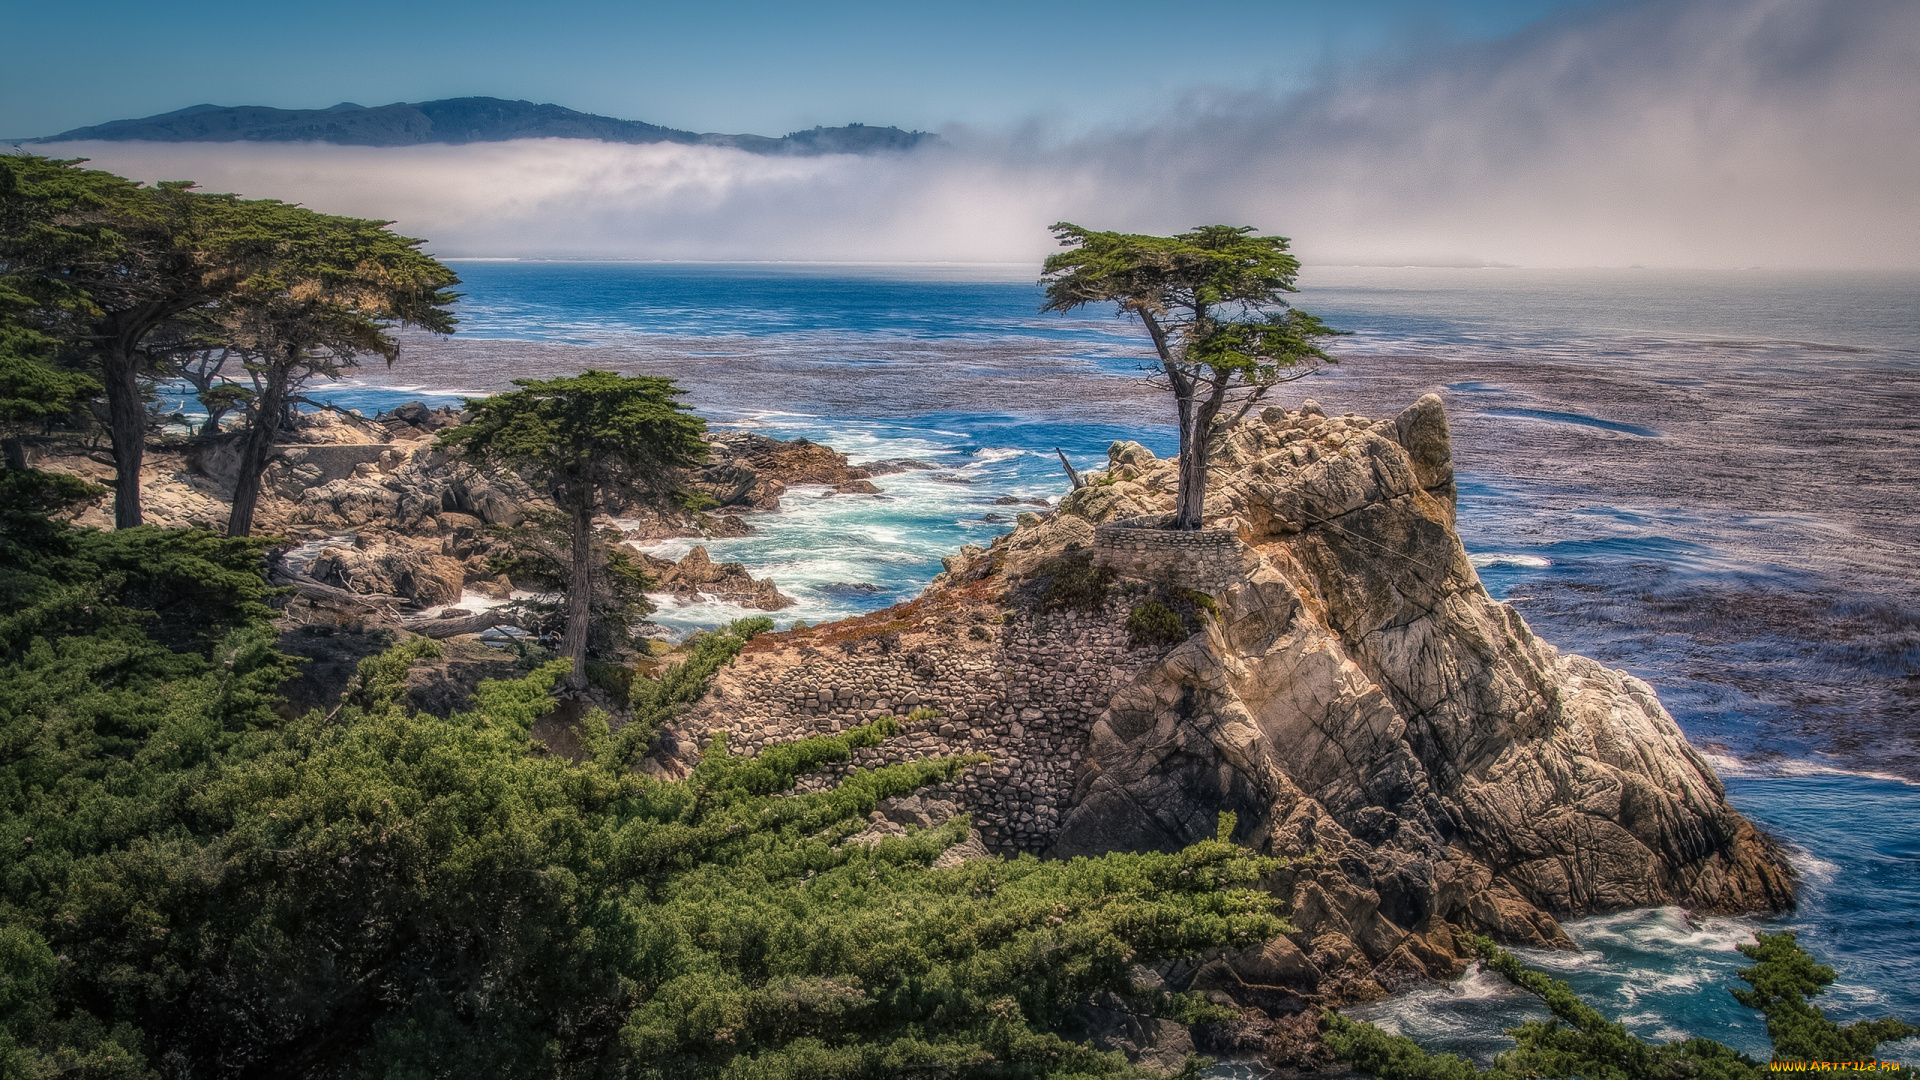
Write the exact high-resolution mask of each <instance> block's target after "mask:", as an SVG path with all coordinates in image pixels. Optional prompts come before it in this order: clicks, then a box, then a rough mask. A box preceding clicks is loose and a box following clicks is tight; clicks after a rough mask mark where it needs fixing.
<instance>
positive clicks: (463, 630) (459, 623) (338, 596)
mask: <svg viewBox="0 0 1920 1080" xmlns="http://www.w3.org/2000/svg"><path fill="white" fill-rule="evenodd" d="M271 580H272V582H273V583H274V584H275V585H289V586H292V587H293V591H294V592H296V593H298V594H299V595H300V596H303V597H305V598H307V599H308V600H318V601H321V602H323V603H329V604H343V605H346V606H348V607H359V608H367V609H370V610H372V611H376V612H378V613H380V614H382V615H385V616H387V617H388V618H391V619H394V620H395V621H397V622H398V623H399V624H400V629H402V630H405V631H407V632H409V633H414V634H420V635H422V636H423V637H430V638H450V637H459V636H460V635H461V634H478V633H480V632H482V631H484V630H488V629H491V628H492V627H495V626H512V627H516V628H518V629H522V630H524V629H526V627H524V626H521V625H520V619H519V617H518V616H517V615H515V614H514V613H513V612H509V611H500V610H497V609H496V610H492V611H482V612H480V613H479V614H477V615H456V616H454V617H453V618H451V619H443V618H439V617H437V616H436V617H434V618H430V619H406V618H401V617H400V614H399V612H397V611H395V610H393V609H394V607H395V606H397V605H404V604H411V603H413V601H412V600H409V599H407V598H406V597H404V596H388V595H386V594H385V593H357V592H353V591H352V590H349V589H341V588H337V587H335V586H332V585H323V584H321V583H320V582H318V581H316V580H314V579H313V577H312V576H311V575H308V574H289V573H287V572H286V571H285V570H276V571H274V572H273V574H272V576H271Z"/></svg>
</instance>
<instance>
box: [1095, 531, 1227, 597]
mask: <svg viewBox="0 0 1920 1080" xmlns="http://www.w3.org/2000/svg"><path fill="white" fill-rule="evenodd" d="M1172 521H1173V515H1172V514H1152V515H1148V516H1146V517H1134V518H1122V519H1120V520H1118V521H1110V522H1108V523H1107V524H1105V525H1102V526H1100V527H1099V528H1097V529H1095V530H1094V531H1093V561H1094V565H1096V566H1101V567H1105V568H1106V569H1109V570H1112V571H1113V572H1114V573H1116V574H1119V575H1120V576H1122V577H1128V578H1136V579H1138V580H1141V581H1158V582H1165V583H1168V584H1174V585H1180V586H1182V587H1185V588H1190V589H1199V590H1201V591H1202V592H1208V593H1214V592H1220V591H1223V590H1225V589H1226V588H1228V587H1229V586H1231V585H1233V584H1235V583H1237V582H1240V581H1243V580H1245V579H1246V575H1247V571H1248V569H1249V567H1248V565H1247V559H1248V556H1249V555H1250V554H1251V553H1250V552H1249V551H1248V549H1247V547H1246V545H1244V544H1242V543H1241V542H1240V536H1239V534H1238V533H1237V532H1236V531H1234V530H1232V529H1201V530H1199V531H1198V532H1180V531H1176V530H1173V529H1169V528H1167V525H1168V524H1170V523H1171V522H1172Z"/></svg>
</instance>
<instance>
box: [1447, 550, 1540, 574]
mask: <svg viewBox="0 0 1920 1080" xmlns="http://www.w3.org/2000/svg"><path fill="white" fill-rule="evenodd" d="M1467 559H1468V561H1469V562H1471V563H1473V565H1474V566H1476V567H1478V568H1480V569H1483V570H1484V569H1486V568H1487V567H1489V566H1524V567H1527V568H1529V569H1535V570H1538V569H1544V568H1546V567H1549V566H1552V565H1553V560H1552V559H1543V558H1541V557H1540V556H1538V555H1507V554H1501V553H1497V552H1489V553H1487V554H1484V555H1469V556H1467Z"/></svg>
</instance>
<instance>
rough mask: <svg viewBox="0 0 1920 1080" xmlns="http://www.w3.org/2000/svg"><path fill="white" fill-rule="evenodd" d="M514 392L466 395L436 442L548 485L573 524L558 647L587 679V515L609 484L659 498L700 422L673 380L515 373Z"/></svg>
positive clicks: (684, 460) (698, 452)
mask: <svg viewBox="0 0 1920 1080" xmlns="http://www.w3.org/2000/svg"><path fill="white" fill-rule="evenodd" d="M513 382H514V385H515V386H518V387H519V388H520V389H518V390H514V391H510V392H508V393H505V394H499V395H496V396H494V397H490V398H474V399H469V400H468V401H467V403H466V405H467V408H468V409H469V410H471V411H472V413H473V417H472V419H471V420H469V421H468V422H467V423H465V424H461V425H459V426H458V427H452V428H448V429H446V430H445V431H444V432H442V433H441V436H440V445H442V446H446V447H449V448H453V449H457V450H459V451H460V452H461V453H464V454H466V455H468V456H470V457H472V458H474V459H475V460H478V461H480V462H484V463H491V464H493V465H495V466H497V467H504V468H510V469H512V470H513V471H515V472H517V473H519V474H520V475H521V476H522V477H524V478H526V479H527V481H528V482H529V483H533V484H535V485H537V486H540V487H543V488H545V489H546V491H547V493H548V494H549V495H551V496H552V498H553V501H554V505H555V506H557V507H559V509H560V511H561V512H562V513H564V514H566V515H567V516H568V517H569V519H570V523H571V543H570V548H571V563H572V566H571V572H570V584H569V586H568V590H567V594H568V595H567V605H568V606H567V630H566V635H565V649H566V652H567V655H568V656H569V657H570V658H571V659H572V660H573V672H572V674H571V675H570V676H569V680H570V683H571V685H573V686H574V687H576V688H579V687H584V686H585V685H586V679H587V642H588V636H589V633H590V630H591V622H592V615H591V613H592V609H593V534H592V522H593V515H594V514H595V512H597V511H598V510H599V509H600V506H601V501H602V499H603V497H604V496H605V494H606V493H607V492H608V491H609V490H610V489H611V488H613V487H615V486H616V485H617V486H619V487H622V488H625V489H628V490H630V491H634V492H636V493H638V494H639V495H641V496H642V497H643V498H650V499H656V500H658V499H666V498H668V497H670V496H671V495H672V494H673V492H674V491H675V490H676V488H677V486H678V482H679V481H678V477H679V470H680V469H681V468H682V467H684V466H687V465H692V464H694V463H696V462H698V461H700V460H702V459H703V458H704V457H705V456H706V452H707V443H706V430H707V428H706V422H705V421H703V420H701V419H700V418H699V417H697V416H695V415H693V413H692V412H690V411H688V409H687V408H686V406H684V405H682V404H681V403H680V401H679V397H680V395H681V393H682V391H681V390H680V389H679V388H678V387H676V386H675V385H674V384H673V380H671V379H663V378H659V377H656V376H651V375H637V376H623V375H619V374H617V373H614V372H610V371H587V372H584V373H582V374H580V375H575V376H570V377H567V378H561V379H546V380H537V379H515V380H514V381H513Z"/></svg>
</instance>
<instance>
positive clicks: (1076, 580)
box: [1036, 551, 1114, 611]
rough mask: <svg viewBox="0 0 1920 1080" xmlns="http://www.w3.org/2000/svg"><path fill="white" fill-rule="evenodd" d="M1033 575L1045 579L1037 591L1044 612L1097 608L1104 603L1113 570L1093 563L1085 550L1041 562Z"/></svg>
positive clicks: (1095, 609)
mask: <svg viewBox="0 0 1920 1080" xmlns="http://www.w3.org/2000/svg"><path fill="white" fill-rule="evenodd" d="M1036 576H1040V577H1045V578H1047V584H1046V588H1044V589H1042V590H1041V592H1040V607H1041V608H1042V609H1043V610H1046V611H1060V610H1062V609H1065V608H1075V609H1078V610H1080V611H1097V610H1099V609H1100V607H1101V605H1103V604H1105V603H1106V602H1107V591H1108V589H1109V588H1110V587H1111V586H1112V585H1113V579H1114V574H1113V571H1111V570H1109V569H1107V568H1106V567H1104V566H1095V565H1093V554H1092V553H1091V552H1086V551H1075V552H1070V553H1068V554H1065V555H1059V556H1056V557H1054V558H1053V559H1050V560H1048V561H1047V562H1046V563H1044V564H1042V565H1041V566H1040V568H1039V570H1038V571H1037V573H1036Z"/></svg>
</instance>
